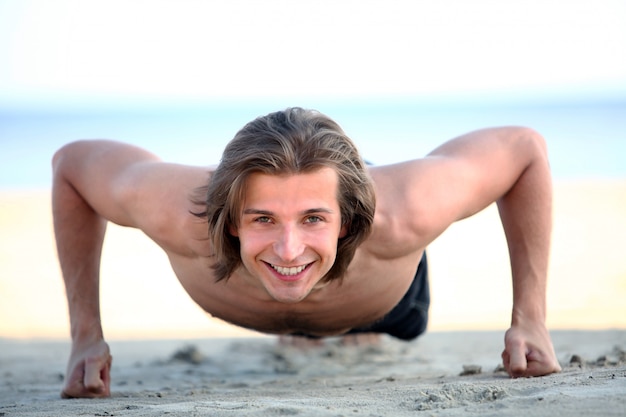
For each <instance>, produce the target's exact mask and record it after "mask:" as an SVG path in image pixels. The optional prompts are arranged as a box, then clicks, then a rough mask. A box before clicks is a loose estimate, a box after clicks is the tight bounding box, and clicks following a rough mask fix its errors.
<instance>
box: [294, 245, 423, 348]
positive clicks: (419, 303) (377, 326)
mask: <svg viewBox="0 0 626 417" xmlns="http://www.w3.org/2000/svg"><path fill="white" fill-rule="evenodd" d="M429 307H430V288H429V286H428V261H427V259H426V252H424V255H423V256H422V259H421V260H420V263H419V265H418V266H417V271H416V272H415V277H414V278H413V282H412V283H411V286H410V287H409V289H408V290H407V292H406V294H404V297H402V299H401V300H400V302H399V303H398V304H396V306H395V307H394V308H393V309H392V310H391V311H390V312H389V313H387V314H386V315H385V317H383V318H382V319H380V320H378V321H376V322H374V323H372V324H370V325H367V326H362V327H357V328H354V329H352V330H350V331H348V332H347V333H345V334H355V333H386V334H388V335H391V336H393V337H396V338H398V339H402V340H413V339H415V338H416V337H417V336H419V335H421V334H422V333H424V331H426V326H427V325H428V308H429ZM293 335H294V336H305V337H310V338H314V339H317V338H318V337H316V336H309V335H307V334H302V333H293Z"/></svg>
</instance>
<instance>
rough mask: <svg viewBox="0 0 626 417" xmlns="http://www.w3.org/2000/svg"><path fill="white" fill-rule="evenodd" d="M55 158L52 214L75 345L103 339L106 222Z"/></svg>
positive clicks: (62, 164) (67, 170)
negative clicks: (102, 272)
mask: <svg viewBox="0 0 626 417" xmlns="http://www.w3.org/2000/svg"><path fill="white" fill-rule="evenodd" d="M59 159H60V158H55V164H54V182H53V190H52V213H53V220H54V231H55V238H56V245H57V252H58V257H59V263H60V266H61V271H62V274H63V279H64V282H65V289H66V295H67V301H68V308H69V315H70V325H71V335H72V340H73V341H74V342H77V341H81V340H83V341H88V340H91V341H93V340H95V339H98V338H102V327H101V323H100V303H99V269H100V255H101V251H102V243H103V240H104V233H105V229H106V220H104V219H103V218H102V217H101V216H99V215H98V214H97V213H96V212H95V211H94V210H93V209H92V208H91V207H90V206H89V205H88V204H87V202H86V201H85V200H84V199H83V198H82V197H81V195H80V194H79V193H78V192H77V191H76V189H75V187H74V186H73V185H72V183H71V176H72V173H71V169H67V167H66V166H64V163H63V161H61V160H59Z"/></svg>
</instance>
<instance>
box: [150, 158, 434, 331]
mask: <svg viewBox="0 0 626 417" xmlns="http://www.w3.org/2000/svg"><path fill="white" fill-rule="evenodd" d="M177 169H179V170H182V169H183V168H177ZM185 171H186V172H187V174H186V176H187V177H188V178H191V179H193V181H191V180H190V183H189V184H187V187H181V186H180V184H177V189H176V190H175V191H177V192H173V193H172V194H170V196H169V198H168V200H169V201H167V202H162V204H164V206H167V207H168V209H169V210H167V211H168V213H165V215H164V216H162V218H161V220H159V221H158V224H157V226H158V227H156V228H155V231H156V232H153V233H150V231H146V230H144V232H146V233H147V234H148V235H149V236H150V237H152V238H153V239H154V240H155V241H156V242H157V243H158V244H159V245H160V246H161V247H162V248H163V249H164V250H165V251H166V253H167V255H168V256H169V258H170V262H171V264H172V267H173V270H174V272H175V273H176V276H177V277H178V279H179V281H180V283H181V284H182V286H183V287H184V288H185V290H186V291H187V292H188V293H189V295H190V296H191V298H192V299H193V300H194V301H195V302H196V303H197V304H198V305H199V306H200V307H202V308H203V309H204V310H205V311H207V312H208V313H209V314H211V315H213V316H215V317H218V318H220V319H223V320H225V321H227V322H230V323H233V324H235V325H239V326H242V327H246V328H250V329H255V330H258V331H261V332H266V333H277V334H288V333H295V332H301V333H305V334H311V335H319V336H329V335H334V334H341V333H344V332H346V331H348V330H350V329H352V328H355V327H361V326H365V325H368V324H371V323H373V322H375V321H377V320H378V319H381V318H382V317H384V315H385V314H386V313H388V312H389V311H391V309H393V308H394V307H395V305H396V304H397V303H398V302H399V301H400V300H401V299H402V297H403V296H404V294H405V293H406V291H407V290H408V288H409V286H410V285H411V282H412V281H413V278H414V276H415V272H416V270H417V266H418V264H419V261H420V259H421V257H422V253H423V250H424V247H423V246H420V245H419V244H418V243H417V241H418V239H414V238H412V237H411V238H408V239H407V228H406V227H404V226H405V225H404V224H399V223H398V222H397V218H398V215H397V214H398V213H397V212H396V211H395V210H396V207H398V206H402V202H400V201H398V197H397V196H388V195H384V196H380V195H379V192H378V191H379V190H377V200H378V201H377V211H376V218H375V222H374V228H373V232H372V234H371V235H370V237H369V238H368V239H367V240H366V241H365V242H364V243H363V244H362V245H361V246H360V247H359V249H358V250H357V252H356V254H355V257H354V259H353V261H352V263H351V264H350V267H349V268H348V271H347V273H346V275H345V276H344V277H343V280H342V281H341V282H337V281H334V282H331V283H329V284H327V285H326V286H324V287H322V288H319V289H315V290H314V291H313V292H311V293H310V294H309V295H308V296H307V297H306V298H305V299H304V300H302V301H300V302H298V303H291V304H285V303H280V302H278V301H275V300H272V299H271V298H269V297H268V295H267V293H265V292H264V291H263V290H262V289H260V288H259V287H253V286H251V285H250V284H249V281H246V280H245V279H243V277H242V274H243V273H244V272H242V271H241V270H238V271H235V273H234V274H233V275H232V276H231V277H230V278H229V279H228V280H224V281H220V282H216V281H215V278H214V274H213V270H212V269H211V262H212V259H213V258H212V257H211V256H210V255H211V248H210V244H209V242H208V240H207V239H206V238H207V224H206V221H202V220H201V219H198V218H196V217H194V216H193V215H191V214H190V211H193V210H195V211H197V210H198V207H193V206H191V205H190V202H189V193H188V192H184V193H180V191H181V189H187V190H191V189H193V188H194V187H196V186H198V185H199V184H201V182H200V181H206V170H204V169H197V168H196V169H191V168H189V169H188V170H187V169H186V170H185ZM380 182H382V183H383V186H384V185H387V186H388V185H389V184H388V183H387V184H385V178H382V181H380ZM387 188H389V189H391V188H393V187H387ZM383 194H384V193H383ZM385 203H388V205H385ZM173 218H175V219H176V220H179V221H172V219H173ZM181 219H184V220H182V221H180V220H181ZM164 224H165V225H164Z"/></svg>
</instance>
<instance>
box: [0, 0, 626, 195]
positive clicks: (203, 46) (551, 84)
mask: <svg viewBox="0 0 626 417" xmlns="http://www.w3.org/2000/svg"><path fill="white" fill-rule="evenodd" d="M625 22H626V2H625V1H623V0H590V1H579V0H572V1H568V2H563V1H560V0H523V1H517V0H510V1H496V0H474V1H453V0H440V1H436V2H435V1H416V0H413V1H367V0H358V1H341V0H332V1H328V0H317V1H308V2H302V1H290V0H265V1H245V0H229V1H201V0H179V1H174V0H145V1H140V0H124V1H120V0H107V1H89V0H81V1H78V0H73V1H72V0H55V1H45V0H40V1H37V0H0V146H1V148H0V153H4V156H2V155H0V162H2V164H1V165H3V166H4V168H1V169H3V171H0V177H2V178H0V179H1V180H2V181H1V183H0V186H7V185H9V186H10V185H11V184H12V182H15V184H17V185H23V184H29V181H31V180H26V179H24V178H23V176H20V175H21V174H20V173H19V168H20V166H22V167H23V166H24V161H25V160H26V159H28V160H30V161H31V163H32V164H33V166H35V165H36V166H37V167H41V166H44V165H45V169H48V166H49V157H50V156H51V153H52V152H53V151H54V149H56V148H57V147H58V146H60V145H61V144H62V143H64V142H67V141H69V140H72V139H77V138H79V137H93V136H97V137H103V136H107V137H114V138H117V139H120V140H126V141H133V140H135V141H137V142H138V144H140V145H144V146H151V145H153V143H152V142H154V146H156V147H157V148H159V147H161V146H162V145H163V144H164V143H165V142H167V141H168V138H169V141H170V146H169V148H167V151H166V153H168V155H171V156H172V158H177V157H181V158H182V159H183V160H182V161H181V162H190V163H191V162H195V161H194V160H193V157H194V155H192V154H190V153H187V154H185V155H181V154H180V152H179V151H177V150H176V149H174V148H175V147H174V146H172V145H179V146H180V144H181V143H184V142H182V141H183V139H185V140H189V144H190V146H189V147H192V148H193V147H195V146H196V144H197V142H195V141H196V138H195V137H192V136H194V133H192V130H193V131H194V132H196V133H195V134H196V135H198V136H199V135H204V138H205V141H206V138H207V137H209V138H212V139H211V140H213V142H214V144H215V146H216V149H217V148H220V149H221V148H222V147H223V144H224V143H225V141H226V140H228V139H229V138H230V137H232V135H233V134H234V132H235V131H236V129H238V128H239V127H241V125H242V124H243V123H245V122H246V121H248V120H250V119H251V118H253V117H255V116H257V115H259V114H265V113H267V112H269V111H273V110H276V109H278V108H284V107H287V106H290V105H300V106H304V107H315V108H319V109H320V110H323V111H324V112H325V113H327V114H329V115H330V116H331V117H333V118H336V119H338V121H339V122H340V123H342V122H344V121H345V123H347V124H348V126H349V127H350V129H352V130H350V129H347V130H349V131H348V133H349V134H350V133H351V131H352V132H356V133H358V134H359V135H361V136H367V135H366V134H364V133H363V132H362V131H364V132H371V131H376V133H377V134H380V133H381V132H389V131H392V132H394V133H395V134H396V136H394V139H395V140H396V141H397V143H395V144H394V145H396V146H389V138H383V137H381V136H378V137H377V139H376V140H378V142H379V145H380V144H381V143H382V145H384V146H385V147H386V149H385V151H389V149H391V148H393V149H395V150H396V156H395V157H396V158H397V157H400V156H403V157H404V156H405V155H406V149H405V148H403V147H402V143H401V142H402V140H401V139H398V138H399V137H401V136H402V135H405V136H406V135H407V134H408V133H407V132H409V131H410V133H411V134H413V138H415V135H417V134H418V133H422V134H424V135H429V134H432V137H433V138H436V139H433V141H434V142H433V143H435V142H440V141H441V139H447V137H443V136H444V135H448V134H449V133H452V134H458V133H463V132H462V131H461V129H466V128H476V127H482V126H481V125H480V124H482V123H487V124H491V123H494V124H503V123H509V122H512V123H519V124H522V123H525V122H526V121H528V122H529V123H533V124H534V125H537V124H538V125H540V126H539V127H542V122H541V121H540V120H539V119H538V118H537V117H534V116H533V117H530V116H528V113H524V116H521V115H520V114H519V113H516V114H511V113H508V114H502V113H498V111H500V110H501V109H502V108H504V107H507V106H508V107H515V106H517V107H518V108H519V106H526V109H527V110H528V109H531V110H532V111H534V112H535V113H537V114H535V116H537V115H538V114H539V113H543V110H542V109H544V108H546V106H552V108H554V106H561V107H563V106H569V107H568V108H572V106H578V107H577V108H578V110H576V111H574V112H573V113H572V112H566V113H563V112H561V113H559V114H560V116H555V117H556V119H558V120H557V121H554V120H553V119H554V118H553V117H552V116H550V118H551V120H552V122H551V123H552V124H553V125H554V124H555V123H557V122H558V123H560V126H564V125H565V124H568V123H569V121H570V120H573V121H578V122H579V123H581V124H582V127H579V126H576V128H571V129H570V130H574V131H577V132H578V131H580V130H581V129H582V130H584V132H583V134H582V136H578V137H576V138H574V140H575V141H581V143H582V142H585V141H587V140H589V141H591V142H593V140H594V138H597V137H600V138H605V139H604V140H605V141H609V140H611V141H612V142H611V143H610V144H608V145H610V146H613V145H614V144H615V146H617V148H615V149H614V150H612V151H611V152H609V153H607V155H606V157H608V158H609V159H610V158H611V157H612V158H615V153H616V152H621V151H622V150H623V146H624V145H623V144H622V143H623V142H624V139H626V138H624V131H623V130H624V129H623V128H625V127H626V125H625V124H624V123H625V122H622V121H621V120H622V119H626V114H624V109H625V104H626V52H625V51H626V23H625ZM433 108H435V109H440V110H441V111H440V112H439V113H437V114H433V113H432V111H433V110H432V109H433ZM477 108H481V109H483V112H482V113H481V114H478V113H476V112H477V110H476V109H477ZM581 108H583V110H580V109H581ZM468 109H469V110H471V111H469V112H468V111H466V110H468ZM584 109H587V110H589V112H591V113H589V112H587V110H584ZM325 110H327V111H325ZM429 111H430V112H431V113H428V112H429ZM448 111H450V112H454V111H456V116H459V117H464V118H465V119H466V118H467V117H468V116H467V114H466V113H468V114H471V115H473V117H474V116H475V117H474V119H472V123H464V122H463V121H459V120H457V119H449V118H447V117H446V114H451V113H447V112H448ZM472 112H473V113H472ZM416 114H430V115H431V116H432V117H430V118H428V117H425V116H424V117H423V121H420V123H419V125H418V124H417V119H416V117H415V115H416ZM150 115H152V116H150ZM380 115H382V117H383V119H384V118H385V117H386V121H387V122H388V124H387V125H386V129H387V130H385V129H383V128H380V127H378V126H371V125H368V124H367V123H368V121H371V120H373V119H374V118H376V117H378V116H380ZM495 115H498V117H496V116H495ZM194 117H195V119H194ZM559 117H561V118H560V119H559ZM190 118H191V119H193V120H191V119H190ZM544 118H545V117H544ZM168 120H169V121H168ZM200 120H203V121H204V122H203V123H200V122H199V121H200ZM607 121H608V122H607ZM429 123H430V125H435V124H436V126H440V127H442V128H443V129H441V130H438V131H437V132H433V131H432V130H433V129H430V128H427V127H424V129H425V131H423V132H418V131H415V130H416V129H418V128H419V127H420V126H430V125H429ZM446 123H448V124H449V125H450V129H449V131H448V130H446V129H445V127H446V126H445V125H446ZM210 124H212V125H210ZM601 124H605V125H606V127H605V128H606V129H609V132H610V134H612V135H614V136H615V137H613V136H611V137H610V138H606V134H605V132H600V131H591V130H589V131H585V127H586V126H591V125H593V126H596V125H601ZM183 125H187V126H186V130H185V127H184V126H183ZM218 125H219V128H218ZM122 126H125V127H126V128H122ZM177 126H178V127H179V128H180V129H177V128H176V127H177ZM359 126H360V127H359ZM115 127H117V129H116V128H115ZM533 127H535V126H533ZM212 128H215V129H217V130H211V129H212ZM545 130H546V131H547V133H549V134H551V133H553V132H552V131H551V127H550V126H549V123H546V127H545ZM200 131H202V133H201V134H200V133H198V132H200ZM401 131H402V132H401ZM181 132H183V133H181ZM159 133H161V134H165V133H166V134H167V135H169V136H168V137H167V138H166V137H163V138H161V139H159ZM558 134H561V135H562V136H563V137H566V136H567V132H557V134H556V136H553V137H558ZM407 137H408V136H407ZM198 140H199V139H198ZM374 140H375V139H371V141H372V143H373V141H374ZM367 141H368V139H367V138H365V139H364V142H365V144H364V146H365V147H366V148H367V147H370V145H369V144H368V142H367ZM414 141H415V140H413V142H414ZM562 142H563V143H561V144H557V145H555V146H556V148H557V150H560V148H559V147H564V146H565V139H563V141H562ZM357 143H359V141H358V140H357ZM407 143H408V142H407ZM382 145H380V146H382ZM430 145H431V143H430V142H428V144H427V145H425V146H430ZM604 145H605V144H604V143H602V147H606V146H604ZM407 146H408V145H407ZM620 146H621V147H620ZM162 147H163V150H165V149H166V148H165V146H162ZM1 149H4V151H2V150H1ZM370 149H371V150H370V151H369V155H366V156H368V157H370V158H371V157H374V159H376V158H375V156H376V154H382V153H384V152H383V150H381V149H380V148H377V147H376V146H371V147H370ZM158 150H159V151H161V149H160V148H159V149H158ZM425 150H426V151H427V150H429V149H426V148H425ZM412 152H413V151H412ZM419 152H421V153H420V154H419V155H418V154H411V156H414V157H417V156H421V155H422V154H423V152H422V150H421V149H419ZM576 152H578V153H580V154H584V149H583V148H582V147H581V148H580V149H579V150H578V151H576ZM576 152H574V153H576ZM192 153H194V152H192ZM195 153H197V152H195ZM372 154H374V155H372ZM214 159H216V158H214ZM391 159H394V157H388V158H382V161H376V162H387V160H391ZM208 162H214V161H208ZM20 164H21V165H20ZM597 165H598V166H601V165H602V166H609V167H612V166H617V165H619V161H616V160H610V161H608V163H607V162H606V161H600V160H598V162H597ZM625 165H626V164H625ZM34 169H35V168H32V169H31V168H29V169H28V171H29V172H32V171H33V170H34ZM24 175H26V174H24ZM33 175H34V174H33ZM37 175H39V177H42V176H41V175H40V174H37ZM46 178H47V177H46ZM31 182H32V181H31ZM35 182H36V181H35Z"/></svg>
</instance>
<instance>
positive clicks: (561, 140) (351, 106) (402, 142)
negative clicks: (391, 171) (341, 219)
mask: <svg viewBox="0 0 626 417" xmlns="http://www.w3.org/2000/svg"><path fill="white" fill-rule="evenodd" d="M299 105H300V106H302V107H309V108H316V109H317V110H320V111H321V112H323V113H325V114H327V115H328V116H330V117H331V118H333V119H335V120H336V121H337V122H338V123H339V124H340V125H341V126H342V127H343V128H344V130H345V131H346V132H347V133H348V135H349V136H350V137H351V138H353V139H354V141H355V142H356V144H357V146H359V148H360V150H361V152H362V154H363V155H364V157H365V158H366V159H368V160H371V161H372V162H374V163H376V164H385V163H392V162H398V161H402V160H406V159H413V158H418V157H421V156H423V155H425V154H426V153H428V152H429V151H430V150H431V149H433V148H434V147H436V146H437V145H439V144H440V143H442V142H444V141H445V140H447V139H450V138H452V137H455V136H457V135H460V134H462V133H465V132H468V131H471V130H475V129H479V128H482V127H488V126H498V125H524V126H529V127H532V128H534V129H536V130H538V131H539V132H541V133H542V134H543V135H544V136H545V137H546V139H547V141H548V146H549V150H550V157H551V163H552V169H553V174H554V177H555V179H585V178H594V179H604V178H607V179H610V178H625V177H626V101H622V102H614V103H552V104H541V105H530V104H520V105H513V104H503V105H497V104H482V105H467V104H466V105H463V104H457V105H455V104H450V103H447V104H446V103H435V104H434V105H428V104H424V103H420V102H412V101H402V100H398V101H392V100H388V101H377V102H374V101H370V102H368V101H364V102H352V103H348V102H343V103H330V102H329V103H319V102H318V103H300V104H299ZM286 106H287V105H286V104H283V105H280V104H279V105H276V104H274V105H271V104H268V103H244V104H242V105H239V104H237V105H235V104H233V103H229V104H219V103H214V104H203V105H198V106H179V107H175V106H173V105H172V106H170V107H152V108H151V107H144V108H138V109H137V108H135V109H133V108H132V107H127V108H126V109H119V110H116V109H112V108H108V109H104V110H97V109H96V108H85V109H74V110H68V109H63V108H60V109H58V110H51V109H47V110H45V111H36V110H19V111H17V110H16V111H11V110H6V109H5V110H0V189H22V188H46V187H49V184H50V180H51V172H50V159H51V157H52V154H53V153H54V151H55V150H56V149H58V148H59V147H60V146H62V145H63V144H64V143H67V142H70V141H72V140H76V139H81V138H109V139H116V140H120V141H124V142H129V143H133V144H136V145H139V146H142V147H145V148H147V149H149V150H150V151H152V152H154V153H156V154H158V155H160V156H161V157H162V158H163V159H165V160H168V161H171V162H179V163H185V164H194V165H209V164H214V163H217V162H219V158H220V154H221V151H222V149H223V147H224V145H225V144H226V143H227V142H228V141H229V140H230V138H232V136H233V135H234V134H235V133H236V131H237V130H238V129H239V128H241V127H242V126H243V125H244V124H245V123H246V122H248V121H250V120H252V119H253V118H255V117H257V116H259V115H263V114H267V113H269V112H272V111H275V110H279V109H282V108H284V107H286Z"/></svg>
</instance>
